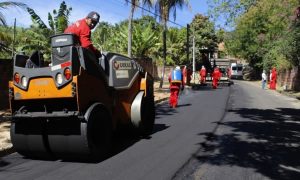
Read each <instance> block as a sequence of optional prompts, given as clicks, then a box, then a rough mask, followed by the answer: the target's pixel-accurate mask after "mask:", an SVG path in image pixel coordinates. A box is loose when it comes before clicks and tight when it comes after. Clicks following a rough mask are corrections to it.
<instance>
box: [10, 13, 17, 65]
mask: <svg viewBox="0 0 300 180" xmlns="http://www.w3.org/2000/svg"><path fill="white" fill-rule="evenodd" d="M16 21H17V20H16V18H15V22H14V34H13V42H12V51H11V56H12V59H14V55H15V39H16Z"/></svg>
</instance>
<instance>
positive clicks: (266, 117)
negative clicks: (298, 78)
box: [197, 108, 300, 180]
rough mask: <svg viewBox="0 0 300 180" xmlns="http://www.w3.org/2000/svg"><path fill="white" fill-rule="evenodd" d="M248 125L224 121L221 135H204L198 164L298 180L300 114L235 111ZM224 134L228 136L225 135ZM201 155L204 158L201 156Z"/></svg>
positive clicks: (294, 112)
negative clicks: (203, 163)
mask: <svg viewBox="0 0 300 180" xmlns="http://www.w3.org/2000/svg"><path fill="white" fill-rule="evenodd" d="M230 112H231V113H234V114H236V115H239V116H241V117H243V118H246V119H248V121H247V120H246V121H225V122H221V123H220V126H219V128H222V129H223V128H224V129H228V128H229V129H232V130H231V131H224V133H222V134H220V133H216V134H214V135H212V134H211V133H204V134H202V135H205V136H206V139H207V141H206V143H205V144H202V145H203V146H202V147H203V152H202V153H200V154H199V156H197V159H198V160H199V161H200V162H206V163H209V164H213V165H217V166H221V165H229V166H239V167H244V168H253V169H255V170H256V171H257V172H258V173H260V174H262V175H264V176H267V177H269V178H271V179H280V180H282V179H300V160H299V156H300V113H299V110H298V109H290V108H280V109H276V110H274V109H246V108H244V109H243V108H242V109H237V110H231V111H230ZM225 132H227V133H225ZM201 154H204V155H201Z"/></svg>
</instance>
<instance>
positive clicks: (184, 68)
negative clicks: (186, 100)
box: [182, 66, 187, 84]
mask: <svg viewBox="0 0 300 180" xmlns="http://www.w3.org/2000/svg"><path fill="white" fill-rule="evenodd" d="M182 76H183V82H184V84H186V83H187V82H186V81H187V67H186V66H184V67H183V68H182Z"/></svg>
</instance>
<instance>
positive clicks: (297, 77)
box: [278, 66, 300, 91]
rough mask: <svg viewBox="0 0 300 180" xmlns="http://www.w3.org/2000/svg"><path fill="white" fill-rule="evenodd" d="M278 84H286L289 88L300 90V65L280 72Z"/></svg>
mask: <svg viewBox="0 0 300 180" xmlns="http://www.w3.org/2000/svg"><path fill="white" fill-rule="evenodd" d="M278 86H281V87H282V86H286V87H287V89H289V90H295V91H300V67H299V66H297V67H293V68H292V69H290V70H284V71H280V72H279V73H278Z"/></svg>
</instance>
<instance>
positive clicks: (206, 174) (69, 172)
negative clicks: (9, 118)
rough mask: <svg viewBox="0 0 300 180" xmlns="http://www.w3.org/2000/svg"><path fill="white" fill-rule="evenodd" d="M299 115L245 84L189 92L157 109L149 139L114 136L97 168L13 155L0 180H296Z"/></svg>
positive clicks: (292, 105) (2, 163) (295, 107)
mask: <svg viewBox="0 0 300 180" xmlns="http://www.w3.org/2000/svg"><path fill="white" fill-rule="evenodd" d="M299 109H300V105H299V101H296V100H294V99H291V98H287V97H285V96H281V95H279V94H277V93H276V92H273V91H270V90H261V89H260V88H259V87H257V86H254V85H253V84H251V83H249V82H243V81H236V82H235V84H234V85H233V86H231V87H227V86H220V87H219V88H218V89H216V90H212V89H211V87H209V86H208V87H196V88H194V89H186V90H185V91H184V92H183V94H182V95H181V97H180V105H179V107H178V108H176V109H171V108H169V107H168V105H167V104H166V103H163V104H160V105H157V108H156V120H155V127H154V131H153V134H152V135H151V136H150V137H149V138H145V139H138V138H134V137H133V136H131V135H127V134H125V133H120V134H118V135H117V136H116V137H115V143H114V152H113V155H112V156H111V157H109V158H108V159H106V160H104V161H102V162H98V163H85V162H67V161H61V160H54V161H45V160H32V159H26V158H23V157H22V156H21V155H19V154H17V153H14V154H11V155H8V156H5V157H3V158H1V159H0V179H5V180H10V179H22V180H26V179H30V180H32V179H51V180H52V179H72V180H76V179H97V180H99V179H110V180H111V179H120V180H124V179H128V180H137V179H143V180H147V179H149V180H159V179H163V180H165V179H167V180H168V179H222V180H223V179H225V180H226V179H230V180H231V179H242V180H244V179H245V180H248V179H300V158H299V157H300V156H299V153H300V144H299V143H300V124H299V123H300V117H299V115H300V110H299Z"/></svg>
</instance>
